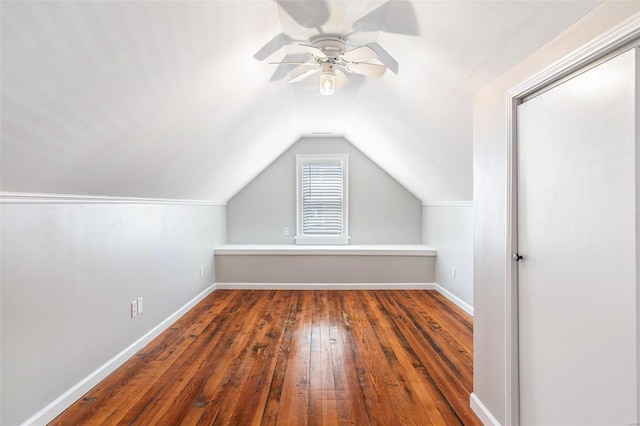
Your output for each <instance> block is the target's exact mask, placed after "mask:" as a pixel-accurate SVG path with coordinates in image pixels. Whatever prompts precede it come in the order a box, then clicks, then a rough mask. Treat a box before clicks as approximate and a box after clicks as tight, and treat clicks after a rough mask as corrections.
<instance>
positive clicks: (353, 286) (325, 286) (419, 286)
mask: <svg viewBox="0 0 640 426" xmlns="http://www.w3.org/2000/svg"><path fill="white" fill-rule="evenodd" d="M436 286H437V284H435V283H216V289H218V290H435V289H436Z"/></svg>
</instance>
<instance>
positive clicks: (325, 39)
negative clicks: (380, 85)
mask: <svg viewBox="0 0 640 426" xmlns="http://www.w3.org/2000/svg"><path fill="white" fill-rule="evenodd" d="M298 45H299V46H300V47H301V48H302V49H304V50H305V52H306V55H304V56H306V58H305V60H302V61H283V62H270V64H278V65H282V64H286V65H297V67H296V68H294V69H293V70H292V71H291V72H290V73H289V76H288V78H289V79H288V82H289V83H295V82H298V81H301V80H304V79H305V78H307V77H310V76H312V75H314V74H317V73H320V93H321V94H323V95H332V94H333V93H334V92H335V90H336V89H337V88H338V89H339V88H341V87H344V86H346V85H347V84H349V77H348V76H347V74H360V75H365V76H369V77H381V76H382V75H383V74H384V73H385V71H386V70H387V67H386V66H385V65H382V64H379V63H375V62H370V61H376V60H379V57H378V54H377V53H376V51H375V50H373V49H372V48H371V47H369V46H368V45H363V46H359V47H356V48H353V49H349V50H347V38H346V37H345V36H342V35H339V34H319V35H316V36H313V37H311V38H310V39H309V42H308V43H300V44H298Z"/></svg>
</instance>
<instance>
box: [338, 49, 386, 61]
mask: <svg viewBox="0 0 640 426" xmlns="http://www.w3.org/2000/svg"><path fill="white" fill-rule="evenodd" d="M342 59H344V60H345V61H347V62H362V61H368V60H370V59H378V54H377V53H376V51H375V50H373V49H372V48H370V47H369V46H366V45H365V46H360V47H356V48H355V49H351V50H347V51H346V52H344V53H343V54H342Z"/></svg>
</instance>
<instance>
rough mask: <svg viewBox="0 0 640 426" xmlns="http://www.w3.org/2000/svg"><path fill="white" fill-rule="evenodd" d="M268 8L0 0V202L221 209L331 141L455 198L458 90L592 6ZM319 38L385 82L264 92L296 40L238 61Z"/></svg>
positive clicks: (463, 162)
mask: <svg viewBox="0 0 640 426" xmlns="http://www.w3.org/2000/svg"><path fill="white" fill-rule="evenodd" d="M280 3H281V4H280V5H279V4H278V3H276V2H273V1H237V0H236V1H209V2H203V1H86V2H85V1H65V2H46V1H45V2H36V1H24V2H22V1H21V2H12V1H2V2H1V6H0V7H1V8H2V9H1V15H2V16H1V38H2V40H1V51H0V52H1V72H2V74H1V80H0V83H1V90H2V104H1V111H0V114H1V118H2V123H1V124H2V127H1V129H0V130H1V147H0V148H1V155H2V157H1V159H2V164H1V165H2V168H1V178H2V182H1V183H2V190H3V191H14V192H41V193H42V192H44V193H57V194H61V193H66V194H90V195H114V196H131V197H155V198H180V199H202V200H212V201H219V202H226V201H227V200H228V199H229V198H230V197H231V196H233V195H234V194H235V193H236V192H237V191H238V190H240V189H241V188H242V187H243V186H244V185H245V184H246V183H248V182H249V181H250V180H251V179H252V178H253V177H254V176H256V175H257V174H258V173H259V172H260V171H261V170H263V169H264V168H265V167H266V166H268V165H269V164H270V163H271V162H272V161H273V160H274V159H275V158H277V157H278V155H279V154H280V153H282V152H283V151H284V150H286V149H287V148H288V147H289V146H290V145H291V144H292V143H294V142H295V141H296V140H298V139H299V138H300V136H301V135H308V134H313V133H314V132H321V133H325V132H332V133H333V134H336V135H344V136H345V137H346V138H347V139H348V140H349V141H350V142H352V143H353V144H354V145H355V146H356V147H358V148H359V149H360V150H361V151H363V152H364V153H365V154H366V155H368V156H369V157H371V159H373V160H374V161H375V162H377V163H378V164H379V165H380V166H382V167H383V168H384V169H385V170H387V172H389V173H390V174H391V175H392V176H394V177H395V178H396V179H397V180H398V181H400V182H401V183H402V184H404V185H405V186H406V187H407V188H408V189H409V190H410V191H412V192H413V193H414V194H416V195H417V196H418V197H419V198H420V199H422V200H423V201H424V202H435V201H462V200H471V198H472V158H471V156H472V97H473V93H474V92H475V91H477V90H478V89H480V88H481V87H482V86H484V85H486V84H487V83H488V82H490V81H491V80H492V79H494V78H496V77H497V76H498V75H500V74H501V73H503V72H504V71H506V70H507V69H509V68H510V67H512V66H513V65H515V64H516V63H517V62H519V61H520V60H522V59H524V58H525V57H526V56H528V55H529V54H530V53H532V52H533V51H535V50H536V49H537V48H539V47H540V46H542V45H543V44H545V43H546V42H548V41H549V40H551V39H552V38H553V37H554V36H556V35H557V34H559V33H560V32H562V31H563V30H564V29H566V28H567V27H568V26H570V25H571V24H573V23H574V22H576V21H577V20H578V19H580V18H581V17H582V16H584V15H585V14H586V13H588V12H589V11H590V10H592V9H593V8H594V7H596V6H597V4H598V3H599V1H586V0H585V1H533V2H529V1H412V2H407V1H392V2H387V1H353V0H350V1H348V2H346V1H342V2H341V1H333V0H331V1H324V0H321V1H310V0H306V1H302V0H300V1H288V2H285V1H281V2H280ZM320 31H322V32H326V33H328V32H338V33H343V34H346V33H350V34H351V36H350V38H349V40H350V44H351V45H352V46H358V45H360V44H364V43H377V44H376V45H374V47H375V48H376V49H378V51H379V52H382V51H381V50H380V48H382V49H384V51H386V52H387V53H388V54H389V55H391V56H392V58H393V59H395V60H396V61H397V63H398V70H397V74H396V73H394V72H391V71H388V72H387V73H386V74H385V75H384V76H383V77H382V78H379V79H372V78H367V79H364V78H362V79H354V80H353V82H352V83H351V84H350V85H349V86H347V87H346V88H344V89H342V90H340V91H338V92H336V94H335V95H334V96H331V97H324V96H321V95H320V94H319V92H318V87H317V79H313V78H310V79H307V80H304V81H302V82H300V83H296V84H288V83H286V81H285V80H284V79H280V80H278V79H275V78H274V72H275V71H276V69H277V66H276V65H269V64H268V62H269V61H271V60H274V61H277V60H280V59H282V58H283V57H284V56H285V55H286V54H288V53H289V54H292V53H295V51H296V49H295V48H294V47H295V42H292V43H290V44H289V45H288V46H285V47H283V48H281V49H279V50H277V51H275V52H273V53H272V54H271V55H269V56H268V57H266V58H265V59H264V60H263V61H260V60H257V59H255V58H254V55H255V56H257V57H264V56H266V55H265V52H266V53H271V52H272V51H273V50H274V49H273V48H272V49H270V48H269V47H274V45H275V47H277V44H278V41H279V40H289V38H291V39H298V40H306V39H308V38H309V37H310V36H312V35H315V34H318V33H319V32H320ZM280 34H284V36H279V35H280ZM270 41H272V43H271V44H270V45H268V46H266V47H264V46H265V45H267V43H269V42H270ZM263 47H264V49H263ZM383 53H384V52H383ZM280 71H283V70H282V69H281V70H280ZM280 74H282V73H280ZM275 77H278V76H275Z"/></svg>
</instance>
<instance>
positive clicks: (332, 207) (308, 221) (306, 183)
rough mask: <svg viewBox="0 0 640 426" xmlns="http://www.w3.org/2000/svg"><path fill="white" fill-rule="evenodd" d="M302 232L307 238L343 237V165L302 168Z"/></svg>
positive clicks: (306, 165)
mask: <svg viewBox="0 0 640 426" xmlns="http://www.w3.org/2000/svg"><path fill="white" fill-rule="evenodd" d="M302 232H303V234H305V235H340V234H341V233H342V164H341V163H335V162H334V163H306V164H303V165H302Z"/></svg>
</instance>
